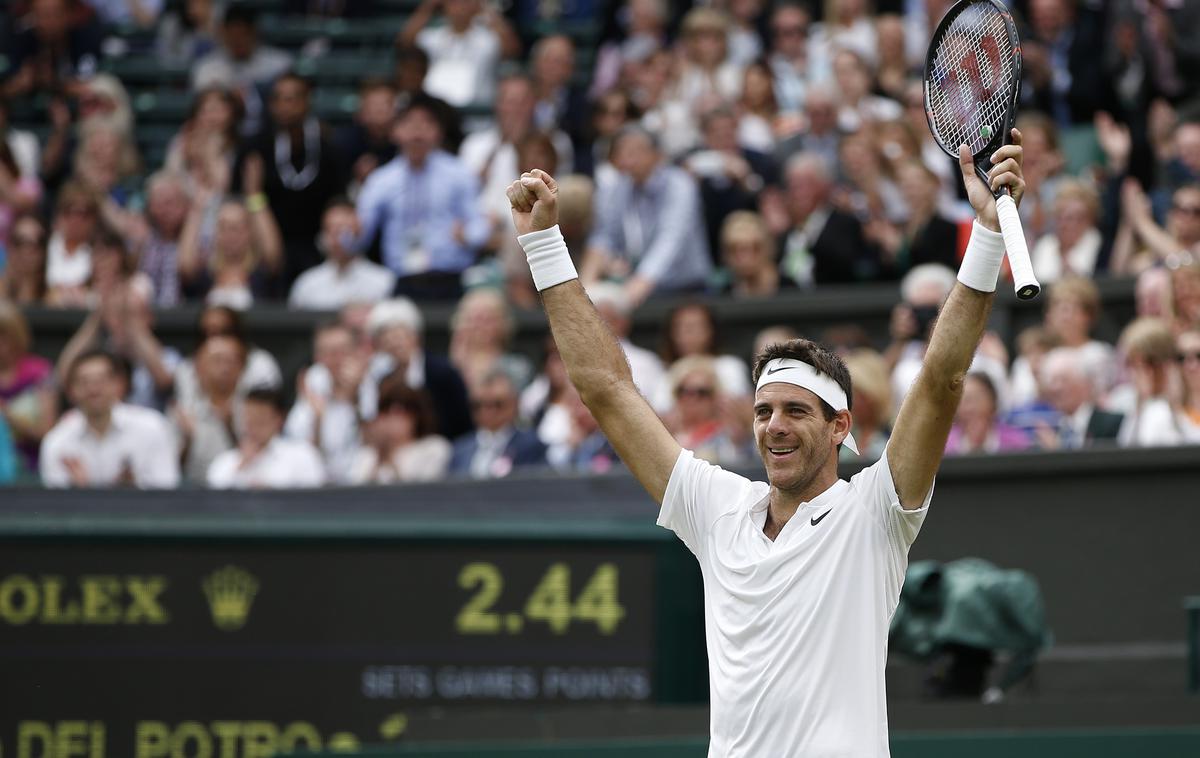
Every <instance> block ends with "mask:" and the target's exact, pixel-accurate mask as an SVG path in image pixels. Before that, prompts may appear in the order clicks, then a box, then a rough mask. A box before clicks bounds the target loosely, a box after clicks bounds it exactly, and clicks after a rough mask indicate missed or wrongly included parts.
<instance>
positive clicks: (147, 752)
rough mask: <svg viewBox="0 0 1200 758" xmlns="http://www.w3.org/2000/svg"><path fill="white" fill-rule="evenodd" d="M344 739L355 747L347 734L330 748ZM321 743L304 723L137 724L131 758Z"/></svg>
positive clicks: (267, 751) (211, 756) (244, 757)
mask: <svg viewBox="0 0 1200 758" xmlns="http://www.w3.org/2000/svg"><path fill="white" fill-rule="evenodd" d="M347 737H348V738H349V741H350V744H351V747H357V740H356V739H355V738H354V737H353V735H346V734H337V735H334V736H333V737H331V738H330V747H331V748H337V745H336V744H335V743H336V742H338V740H339V739H340V740H341V742H342V743H343V744H345V742H346V740H345V738H347ZM322 742H323V740H322V739H321V731H320V730H319V729H317V727H315V726H313V725H312V724H310V723H308V722H306V721H293V722H291V723H289V724H284V725H281V724H276V723H274V722H271V721H213V722H212V723H209V724H205V723H203V722H201V721H181V722H179V723H178V724H176V725H171V724H168V723H166V722H163V721H139V722H138V723H137V725H136V727H135V730H134V758H270V756H273V755H275V754H277V753H290V752H293V751H295V750H302V749H303V750H320V749H321V747H322ZM27 758H59V757H58V756H40V755H30V756H27ZM87 758H102V757H101V756H88V757H87Z"/></svg>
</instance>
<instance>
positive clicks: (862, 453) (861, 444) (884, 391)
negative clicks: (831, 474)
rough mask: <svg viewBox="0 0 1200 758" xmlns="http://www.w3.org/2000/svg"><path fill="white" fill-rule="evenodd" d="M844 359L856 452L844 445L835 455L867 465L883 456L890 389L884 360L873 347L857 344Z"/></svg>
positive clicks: (887, 428)
mask: <svg viewBox="0 0 1200 758" xmlns="http://www.w3.org/2000/svg"><path fill="white" fill-rule="evenodd" d="M845 361H846V369H847V370H848V371H849V372H850V386H851V387H853V388H854V392H853V397H852V399H851V405H852V406H853V407H854V414H853V417H854V428H853V429H851V430H850V431H851V433H852V434H853V435H854V440H855V442H857V443H858V450H859V455H857V456H856V455H854V452H853V451H852V450H849V449H847V448H843V449H842V451H841V452H840V453H839V454H838V455H839V457H840V458H841V460H844V461H859V460H861V461H862V462H864V463H867V464H870V463H871V462H873V461H877V460H879V459H880V458H881V457H882V456H883V451H884V449H885V448H886V447H887V442H888V437H889V435H890V427H891V418H892V388H891V380H890V378H889V377H888V366H887V361H885V360H884V359H883V356H881V355H880V354H879V353H877V352H875V351H874V350H872V349H870V348H861V347H860V348H856V349H854V350H853V351H851V352H850V354H849V355H847V356H846V358H845Z"/></svg>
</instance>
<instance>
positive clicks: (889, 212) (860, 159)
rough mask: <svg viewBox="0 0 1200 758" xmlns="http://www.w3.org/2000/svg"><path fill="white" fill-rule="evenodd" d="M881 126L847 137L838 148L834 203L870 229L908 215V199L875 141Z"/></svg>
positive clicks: (875, 125)
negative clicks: (878, 223)
mask: <svg viewBox="0 0 1200 758" xmlns="http://www.w3.org/2000/svg"><path fill="white" fill-rule="evenodd" d="M877 128H878V125H877V124H874V123H872V124H871V126H870V127H869V128H862V129H859V130H858V131H857V132H855V133H854V134H847V135H846V136H845V137H843V138H842V143H841V145H839V146H838V147H839V150H838V155H839V158H838V162H839V169H840V182H839V186H838V188H837V190H836V191H835V192H834V195H833V203H834V205H835V206H837V207H838V208H839V209H840V210H842V211H844V212H846V213H849V214H851V215H853V216H855V217H857V218H858V219H859V220H860V221H862V222H863V224H864V225H866V226H867V227H868V228H872V227H873V225H874V224H876V223H877V222H886V223H892V224H899V223H901V222H902V221H903V220H904V219H906V218H908V216H909V209H908V198H907V197H905V196H903V195H902V194H901V192H900V188H899V187H898V186H897V185H896V177H895V174H894V173H893V172H892V166H891V164H889V163H888V162H887V161H886V160H884V157H883V152H882V147H881V145H880V143H879V142H878V141H877V140H876V139H875V133H876V131H877Z"/></svg>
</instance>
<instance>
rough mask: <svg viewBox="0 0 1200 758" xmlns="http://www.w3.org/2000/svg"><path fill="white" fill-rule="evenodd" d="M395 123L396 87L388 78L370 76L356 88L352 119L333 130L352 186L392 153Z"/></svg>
mask: <svg viewBox="0 0 1200 758" xmlns="http://www.w3.org/2000/svg"><path fill="white" fill-rule="evenodd" d="M395 123H396V89H395V87H393V86H392V85H391V84H390V83H389V82H385V81H379V80H376V79H370V80H367V81H365V82H363V84H362V86H361V87H359V88H358V110H357V111H355V113H354V121H353V122H352V123H350V124H347V125H346V126H343V127H342V128H341V129H339V130H338V133H337V140H336V143H337V151H338V154H339V155H340V156H341V159H342V160H343V161H345V163H346V165H347V166H349V167H350V181H351V182H352V187H353V189H354V190H357V189H358V188H360V187H362V185H363V182H365V181H366V180H367V175H368V174H370V173H371V172H372V171H374V170H375V169H377V168H379V167H380V166H382V165H384V164H386V163H388V162H389V161H391V160H392V158H395V157H396V143H395V142H393V141H392V130H393V128H394V127H395Z"/></svg>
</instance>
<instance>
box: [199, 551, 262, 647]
mask: <svg viewBox="0 0 1200 758" xmlns="http://www.w3.org/2000/svg"><path fill="white" fill-rule="evenodd" d="M257 592H258V580H257V579H255V578H254V575H253V574H251V573H250V572H249V571H246V570H245V569H240V568H238V567H237V566H226V567H224V568H221V569H217V570H216V571H214V572H212V573H211V574H209V575H208V576H207V577H206V578H205V579H204V594H205V596H206V597H208V609H209V610H210V611H211V612H212V617H213V623H214V624H216V625H217V628H218V629H220V630H222V631H225V632H232V631H236V630H238V629H241V628H242V627H243V626H245V625H246V619H247V618H248V617H249V616H250V606H251V605H252V604H253V603H254V595H255V594H256V593H257Z"/></svg>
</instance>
